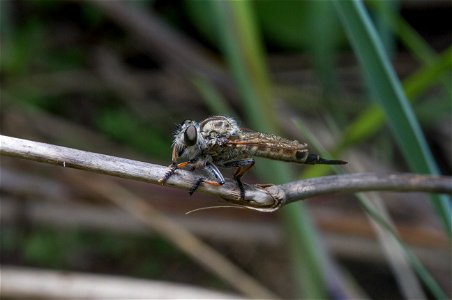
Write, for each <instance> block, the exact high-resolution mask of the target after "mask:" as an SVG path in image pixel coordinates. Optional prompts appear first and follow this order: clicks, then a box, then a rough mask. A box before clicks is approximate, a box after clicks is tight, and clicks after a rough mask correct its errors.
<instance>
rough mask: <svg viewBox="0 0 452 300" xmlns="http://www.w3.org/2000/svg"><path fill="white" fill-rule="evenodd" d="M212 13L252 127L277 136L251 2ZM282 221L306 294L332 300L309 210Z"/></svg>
mask: <svg viewBox="0 0 452 300" xmlns="http://www.w3.org/2000/svg"><path fill="white" fill-rule="evenodd" d="M213 11H214V14H215V17H216V19H217V20H218V25H217V26H218V27H217V28H218V30H219V34H220V36H221V37H222V47H223V52H224V54H225V56H226V59H227V60H228V62H229V66H230V68H231V71H232V73H233V74H234V77H235V79H236V82H237V85H238V86H239V93H240V95H241V98H242V103H243V113H244V115H245V116H246V117H247V121H248V122H247V124H248V125H249V126H252V127H253V128H254V129H256V130H261V131H264V132H278V129H277V128H276V126H275V119H276V114H275V113H274V109H275V103H274V102H273V101H272V97H273V93H272V87H271V83H270V80H269V77H268V71H267V68H266V65H265V62H264V58H263V50H262V45H261V41H260V40H259V34H258V31H257V29H256V28H255V23H254V19H253V14H252V10H251V8H250V3H248V2H227V1H224V2H223V1H219V2H215V8H214V10H213ZM256 169H257V173H258V175H259V176H260V177H261V178H262V179H263V180H267V181H270V182H273V183H281V182H288V181H290V180H291V179H292V178H293V177H292V176H291V171H290V169H289V168H288V167H287V165H284V164H281V163H275V162H273V161H259V163H258V164H257V165H256ZM282 216H283V219H284V221H285V223H286V225H287V229H288V232H289V234H290V239H289V240H290V242H291V248H292V254H293V258H294V263H295V264H294V268H295V271H296V273H297V274H298V276H297V279H298V280H300V287H301V289H302V293H303V295H304V296H305V297H308V298H325V297H327V295H328V292H327V291H328V287H327V281H326V274H325V272H326V269H325V257H324V256H325V252H324V251H322V250H321V245H320V244H319V243H318V241H317V239H316V232H315V229H314V227H313V225H312V222H311V220H310V218H309V215H308V213H307V211H306V209H305V207H304V205H302V204H300V205H294V206H291V207H287V208H285V209H283V211H282Z"/></svg>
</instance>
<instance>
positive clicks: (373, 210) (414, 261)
mask: <svg viewBox="0 0 452 300" xmlns="http://www.w3.org/2000/svg"><path fill="white" fill-rule="evenodd" d="M294 124H295V127H297V128H298V129H299V130H300V131H301V132H302V135H303V136H304V137H305V138H306V140H307V141H308V143H309V144H310V145H311V146H312V147H313V148H314V149H316V151H317V152H318V154H320V156H323V157H333V156H332V154H331V153H329V152H328V151H327V150H326V149H325V148H324V147H323V146H322V145H321V143H320V142H319V141H318V139H317V138H316V137H315V136H314V134H312V132H311V131H310V130H309V129H308V128H307V126H306V125H304V123H303V122H302V121H301V120H294ZM330 167H331V168H333V169H334V170H335V172H336V173H338V174H340V173H343V172H342V168H341V167H338V166H330ZM310 170H313V171H307V172H305V173H303V175H304V176H306V177H307V175H309V176H311V175H313V176H314V177H317V176H321V175H324V174H320V173H317V174H316V173H315V172H316V169H313V168H312V169H310ZM320 172H322V171H320ZM356 196H357V197H358V199H359V201H360V204H361V206H362V207H363V208H364V209H365V210H366V212H367V213H368V215H369V216H370V217H371V218H372V220H374V221H375V222H377V223H378V224H379V226H381V227H382V228H383V229H384V231H385V232H386V233H387V234H389V235H391V236H392V237H393V238H394V239H395V241H396V242H397V243H398V245H399V246H400V249H401V250H402V251H403V255H404V257H405V259H406V260H407V261H408V263H409V264H410V266H411V267H412V268H413V269H414V270H415V271H416V273H417V274H418V275H419V278H420V279H421V280H422V282H423V283H424V285H425V286H426V287H427V288H428V289H429V290H430V292H431V293H432V295H434V296H435V298H436V299H447V298H444V297H445V294H444V292H443V290H442V289H441V287H440V286H439V285H438V283H437V282H436V281H435V280H434V278H433V276H432V275H431V274H430V273H429V272H428V270H427V269H426V268H425V267H424V265H423V264H422V263H421V262H420V261H419V259H418V258H417V257H416V256H415V255H414V254H413V253H412V252H411V250H410V249H409V248H408V247H407V246H406V245H405V243H404V242H403V241H402V240H401V239H400V236H399V234H398V233H397V231H396V230H395V229H394V228H393V226H392V225H391V224H390V222H389V221H388V220H387V218H389V216H387V217H384V216H383V215H382V214H381V211H380V210H378V206H374V205H372V201H370V199H369V198H368V197H367V196H366V195H365V194H364V193H357V194H356ZM380 238H381V237H380ZM388 261H389V263H392V261H391V260H390V259H388ZM393 267H397V266H393ZM401 280H403V279H401Z"/></svg>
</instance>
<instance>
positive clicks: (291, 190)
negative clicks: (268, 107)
mask: <svg viewBox="0 0 452 300" xmlns="http://www.w3.org/2000/svg"><path fill="white" fill-rule="evenodd" d="M0 142H1V143H0V154H1V155H7V156H12V157H18V158H23V159H28V160H34V161H39V162H45V163H49V164H55V165H59V166H63V167H70V168H76V169H81V170H86V171H92V172H96V173H101V174H107V175H112V176H117V177H122V178H129V179H134V180H141V181H145V182H150V183H153V184H158V180H159V179H160V178H162V176H163V175H164V174H165V173H166V172H167V171H168V168H167V167H164V166H160V165H156V164H151V163H145V162H140V161H135V160H130V159H125V158H120V157H114V156H109V155H104V154H98V153H93V152H87V151H81V150H76V149H72V148H66V147H61V146H55V145H50V144H45V143H39V142H33V141H29V140H24V139H18V138H13V137H8V136H3V135H1V136H0ZM197 178H198V177H197V175H196V174H194V173H192V172H188V171H185V170H178V171H177V172H176V174H175V175H174V176H172V177H171V178H170V179H169V180H168V181H167V183H166V185H168V186H173V187H178V188H183V189H187V190H189V189H190V188H191V187H192V186H193V184H194V183H195V182H196V181H197ZM244 186H245V199H243V200H240V199H239V198H240V197H239V194H240V192H239V191H238V189H237V186H236V183H235V182H234V181H233V180H226V183H225V184H224V185H223V186H220V187H214V186H211V185H203V186H201V187H200V188H199V191H203V192H207V193H210V194H213V195H217V196H220V197H222V198H223V199H225V200H226V201H228V202H230V203H232V204H235V205H239V206H244V207H247V208H251V209H255V210H260V211H274V210H277V209H278V208H280V207H281V206H283V205H285V204H288V203H292V202H295V201H298V200H303V199H307V198H310V197H314V196H319V195H325V194H331V193H338V192H348V193H356V192H364V191H394V192H432V193H446V194H452V177H447V176H429V175H418V174H378V173H355V174H347V175H333V176H324V177H319V178H311V179H305V180H298V181H294V182H290V183H287V184H282V185H248V184H245V185H244Z"/></svg>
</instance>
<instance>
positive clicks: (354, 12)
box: [335, 0, 452, 236]
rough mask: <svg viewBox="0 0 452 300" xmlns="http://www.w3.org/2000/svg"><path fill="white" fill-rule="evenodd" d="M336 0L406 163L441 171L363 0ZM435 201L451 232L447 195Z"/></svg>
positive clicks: (418, 168)
mask: <svg viewBox="0 0 452 300" xmlns="http://www.w3.org/2000/svg"><path fill="white" fill-rule="evenodd" d="M335 4H336V8H337V11H338V13H339V16H340V18H341V20H342V23H343V25H344V27H345V30H346V33H347V35H348V37H349V39H350V42H351V44H352V47H353V48H354V50H355V53H356V55H357V57H358V59H359V61H360V65H361V67H362V69H363V71H364V74H365V78H366V81H367V83H368V86H369V87H370V90H371V91H372V93H373V94H374V95H375V99H377V103H378V104H379V105H380V106H381V107H382V109H383V111H384V114H385V116H386V120H387V122H388V124H389V127H390V129H391V131H392V134H393V136H394V138H395V140H396V142H397V143H398V146H399V149H400V151H401V152H402V153H403V155H404V157H405V159H406V161H407V164H408V165H409V167H410V168H411V170H413V171H416V172H420V173H432V174H438V173H439V171H438V167H437V165H436V163H435V161H434V159H433V156H432V154H431V152H430V149H429V148H428V146H427V143H426V141H425V137H424V136H423V134H422V131H421V128H420V126H419V124H418V122H417V120H416V117H415V115H414V113H413V110H412V108H411V106H410V104H409V102H408V99H407V98H406V96H405V94H404V93H403V90H402V86H401V84H400V82H399V80H398V79H397V76H396V74H395V72H394V70H393V69H392V67H391V65H390V63H389V60H388V59H387V57H386V55H385V51H384V49H383V47H382V44H381V42H380V41H379V38H378V35H377V33H376V32H375V29H374V27H373V25H372V23H371V20H370V19H369V17H368V15H367V13H366V11H365V8H364V6H363V4H362V2H360V1H357V0H354V1H335ZM432 203H433V206H434V207H435V209H436V210H437V213H438V215H439V217H440V219H441V221H442V222H443V223H444V225H445V227H446V231H447V233H448V235H449V236H452V224H451V220H450V216H451V210H450V202H449V200H448V198H447V197H441V196H432Z"/></svg>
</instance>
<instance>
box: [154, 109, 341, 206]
mask: <svg viewBox="0 0 452 300" xmlns="http://www.w3.org/2000/svg"><path fill="white" fill-rule="evenodd" d="M254 156H259V157H265V158H269V159H274V160H281V161H286V162H295V163H301V164H329V165H342V164H346V163H347V162H345V161H342V160H327V159H323V158H321V157H320V156H319V155H317V154H312V153H309V151H308V149H307V144H303V143H300V142H298V141H296V140H294V141H291V140H288V139H285V138H282V137H279V136H276V135H273V134H266V133H261V132H257V131H253V130H250V129H246V128H240V127H239V126H238V125H237V122H236V121H235V120H234V119H232V118H229V117H224V116H213V117H209V118H207V119H205V120H204V121H202V122H199V123H198V122H196V121H191V120H185V121H183V122H182V123H181V124H179V125H178V126H177V129H176V132H175V134H174V143H173V154H172V164H171V165H170V170H169V171H168V172H167V173H166V174H165V175H164V176H163V177H162V178H161V179H160V180H159V182H160V183H162V184H164V183H165V182H166V181H167V180H168V179H169V178H170V177H171V176H172V175H173V174H174V173H175V172H176V170H177V169H182V168H185V167H188V168H189V169H190V170H196V169H203V170H205V171H207V173H208V174H209V175H210V179H207V178H200V179H199V180H198V181H197V182H196V183H195V184H194V185H193V187H192V188H191V190H190V195H191V194H193V193H194V192H195V191H196V189H197V188H198V187H199V186H200V185H201V184H202V183H206V184H211V185H215V186H220V185H223V184H224V183H225V180H224V177H223V175H222V174H221V172H220V171H219V170H218V167H224V168H237V169H236V171H235V173H234V179H235V181H236V182H237V185H238V187H239V189H240V199H244V198H245V189H244V187H243V184H242V181H241V180H240V179H241V177H242V176H243V174H245V173H246V172H247V171H249V170H250V169H251V168H252V167H253V166H254V159H253V157H254ZM179 157H186V158H187V159H188V160H187V161H185V162H181V163H177V159H178V158H179Z"/></svg>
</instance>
